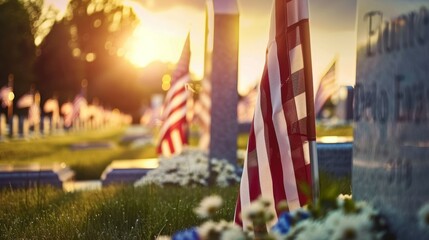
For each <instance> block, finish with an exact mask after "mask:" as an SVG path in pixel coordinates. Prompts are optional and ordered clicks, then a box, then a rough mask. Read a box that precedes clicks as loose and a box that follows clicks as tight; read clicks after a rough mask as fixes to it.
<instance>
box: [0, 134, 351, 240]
mask: <svg viewBox="0 0 429 240" xmlns="http://www.w3.org/2000/svg"><path fill="white" fill-rule="evenodd" d="M125 131H126V129H125V128H117V129H105V130H98V131H90V132H86V133H71V134H68V135H64V136H52V137H46V138H40V139H33V140H29V141H9V142H1V143H0V164H28V163H33V162H38V163H40V164H50V163H52V162H64V163H66V164H67V165H69V166H70V167H71V168H72V169H73V170H74V171H75V172H76V178H77V179H99V178H100V175H101V173H102V171H103V170H104V169H105V167H106V166H107V165H108V164H109V163H110V162H111V161H113V160H117V159H134V158H146V157H155V156H156V153H155V147H154V146H153V145H152V144H149V145H145V146H142V147H133V146H132V144H130V143H125V142H122V141H121V139H122V137H123V136H124V132H125ZM336 131H339V132H342V133H343V134H344V135H349V134H350V133H351V128H344V129H336ZM328 132H329V131H328ZM328 135H329V134H328ZM99 141H111V142H113V143H115V145H116V146H115V147H114V148H111V149H93V150H80V151H74V150H72V149H71V147H70V146H71V145H72V144H74V143H81V142H99ZM246 143H247V134H242V135H240V136H239V139H238V145H239V148H241V149H244V148H245V147H246ZM237 191H238V185H234V186H230V187H227V188H219V187H197V188H180V187H157V186H145V187H138V188H134V187H132V186H123V185H116V186H110V187H105V188H102V189H101V190H93V191H86V192H72V193H68V192H64V191H62V190H60V189H53V188H49V187H40V188H33V189H20V190H16V189H14V190H13V189H3V190H0V239H155V238H156V237H157V236H159V235H171V234H173V233H175V232H176V231H179V230H183V229H186V228H189V227H192V226H197V225H199V224H200V223H202V222H203V220H202V219H199V218H197V217H196V216H195V214H194V213H193V209H194V208H195V207H196V206H197V205H198V203H199V201H200V200H201V199H203V198H204V197H205V196H208V195H211V194H218V195H220V196H222V198H223V199H224V201H225V203H224V207H223V208H222V210H221V211H220V212H219V214H218V215H217V218H216V219H225V220H227V221H231V220H232V219H233V215H234V207H235V202H236V197H237ZM321 192H322V195H325V196H337V195H338V193H350V179H335V178H332V177H331V176H327V175H326V174H323V173H321Z"/></svg>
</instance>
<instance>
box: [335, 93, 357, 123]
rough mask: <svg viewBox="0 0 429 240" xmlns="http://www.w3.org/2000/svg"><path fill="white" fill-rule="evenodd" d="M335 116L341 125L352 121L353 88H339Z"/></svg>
mask: <svg viewBox="0 0 429 240" xmlns="http://www.w3.org/2000/svg"><path fill="white" fill-rule="evenodd" d="M338 95H339V96H338V103H337V106H336V109H335V116H336V117H337V118H338V119H339V120H340V122H343V123H350V122H351V121H353V87H352V86H341V87H340V90H339V92H338Z"/></svg>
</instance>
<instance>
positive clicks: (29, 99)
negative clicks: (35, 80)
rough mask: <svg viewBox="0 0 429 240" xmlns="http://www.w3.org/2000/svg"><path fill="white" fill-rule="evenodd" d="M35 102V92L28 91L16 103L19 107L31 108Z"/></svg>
mask: <svg viewBox="0 0 429 240" xmlns="http://www.w3.org/2000/svg"><path fill="white" fill-rule="evenodd" d="M33 103H34V94H33V93H26V94H24V95H22V96H21V97H20V98H19V99H18V102H17V103H16V106H17V107H18V108H29V107H31V105H33Z"/></svg>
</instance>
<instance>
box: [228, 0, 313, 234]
mask: <svg viewBox="0 0 429 240" xmlns="http://www.w3.org/2000/svg"><path fill="white" fill-rule="evenodd" d="M271 16H272V21H271V28H270V36H269V43H268V49H267V55H266V63H265V68H264V73H263V76H262V80H261V82H260V87H259V95H258V99H257V102H256V106H255V113H254V118H253V123H252V127H251V130H250V135H249V142H248V145H247V156H246V157H245V162H244V168H243V175H242V179H241V185H240V192H239V197H238V200H237V206H236V212H235V221H236V223H238V224H241V225H243V226H249V225H250V223H248V222H246V221H245V219H241V218H240V212H241V209H243V207H246V206H248V205H249V204H250V202H251V201H253V200H256V199H257V198H258V197H260V196H262V197H263V198H265V199H270V200H272V203H273V205H272V210H273V211H274V212H277V211H276V210H275V206H276V205H277V204H278V203H279V202H280V201H282V200H287V203H288V207H289V210H293V209H297V208H299V207H301V206H303V205H305V204H306V203H307V198H308V197H310V196H306V195H305V194H304V193H303V192H302V191H301V189H300V187H299V186H300V185H301V184H302V183H304V184H308V186H311V168H310V154H309V141H314V140H315V135H316V131H315V116H314V99H313V82H312V75H311V56H310V35H309V23H308V2H307V0H275V3H274V6H273V11H272V14H271ZM277 214H278V212H277ZM276 221H277V218H275V219H273V222H276Z"/></svg>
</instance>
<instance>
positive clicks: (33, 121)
mask: <svg viewBox="0 0 429 240" xmlns="http://www.w3.org/2000/svg"><path fill="white" fill-rule="evenodd" d="M39 123H40V104H39V103H38V102H36V101H34V102H33V104H31V106H30V108H29V109H28V125H29V126H36V125H37V124H39Z"/></svg>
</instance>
